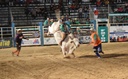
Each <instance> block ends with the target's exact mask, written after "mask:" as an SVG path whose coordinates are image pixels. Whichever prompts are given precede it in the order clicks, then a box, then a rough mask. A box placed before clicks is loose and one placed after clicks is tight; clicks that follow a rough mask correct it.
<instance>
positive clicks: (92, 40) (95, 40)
mask: <svg viewBox="0 0 128 79" xmlns="http://www.w3.org/2000/svg"><path fill="white" fill-rule="evenodd" d="M94 35H96V39H94ZM90 37H91V42H92V44H93V46H98V45H99V44H101V40H100V37H99V36H98V34H97V33H96V32H94V33H92V34H91V36H90ZM95 42H96V43H95Z"/></svg>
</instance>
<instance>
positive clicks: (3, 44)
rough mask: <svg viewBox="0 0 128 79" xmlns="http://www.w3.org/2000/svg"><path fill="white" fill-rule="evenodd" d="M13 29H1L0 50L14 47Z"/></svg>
mask: <svg viewBox="0 0 128 79" xmlns="http://www.w3.org/2000/svg"><path fill="white" fill-rule="evenodd" d="M12 37H13V35H12V28H11V27H0V48H7V47H11V46H12V42H13V39H12Z"/></svg>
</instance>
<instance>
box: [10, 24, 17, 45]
mask: <svg viewBox="0 0 128 79" xmlns="http://www.w3.org/2000/svg"><path fill="white" fill-rule="evenodd" d="M11 27H12V44H13V46H15V45H16V43H15V41H14V39H15V24H14V22H12V23H11Z"/></svg>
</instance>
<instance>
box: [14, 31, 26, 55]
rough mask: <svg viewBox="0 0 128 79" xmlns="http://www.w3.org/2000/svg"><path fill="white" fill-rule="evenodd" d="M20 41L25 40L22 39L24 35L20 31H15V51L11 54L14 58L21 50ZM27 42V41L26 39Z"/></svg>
mask: <svg viewBox="0 0 128 79" xmlns="http://www.w3.org/2000/svg"><path fill="white" fill-rule="evenodd" d="M22 39H27V38H25V37H24V35H23V34H22V30H21V29H18V30H17V35H16V38H15V42H16V48H17V49H16V50H15V51H13V52H12V55H13V56H14V54H16V55H17V56H19V53H20V50H21V42H22ZM27 40H28V39H27Z"/></svg>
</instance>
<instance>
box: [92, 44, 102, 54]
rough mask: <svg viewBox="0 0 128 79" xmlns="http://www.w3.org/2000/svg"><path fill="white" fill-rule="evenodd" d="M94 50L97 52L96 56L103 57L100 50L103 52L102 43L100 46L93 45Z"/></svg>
mask: <svg viewBox="0 0 128 79" xmlns="http://www.w3.org/2000/svg"><path fill="white" fill-rule="evenodd" d="M93 49H94V52H95V53H96V56H98V57H101V56H100V54H99V52H102V44H99V45H98V46H94V47H93Z"/></svg>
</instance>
